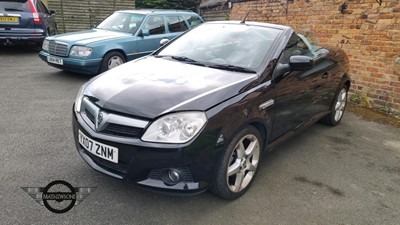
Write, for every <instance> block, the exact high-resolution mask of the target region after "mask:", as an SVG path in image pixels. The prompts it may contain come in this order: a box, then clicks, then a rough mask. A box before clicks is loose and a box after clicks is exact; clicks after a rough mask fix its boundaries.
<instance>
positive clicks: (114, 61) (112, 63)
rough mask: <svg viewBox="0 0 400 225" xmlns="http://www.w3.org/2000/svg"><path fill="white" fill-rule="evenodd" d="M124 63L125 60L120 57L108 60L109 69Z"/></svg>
mask: <svg viewBox="0 0 400 225" xmlns="http://www.w3.org/2000/svg"><path fill="white" fill-rule="evenodd" d="M123 63H124V60H123V59H122V58H121V57H119V56H113V57H111V58H110V59H109V60H108V69H112V68H114V67H117V66H119V65H121V64H123Z"/></svg>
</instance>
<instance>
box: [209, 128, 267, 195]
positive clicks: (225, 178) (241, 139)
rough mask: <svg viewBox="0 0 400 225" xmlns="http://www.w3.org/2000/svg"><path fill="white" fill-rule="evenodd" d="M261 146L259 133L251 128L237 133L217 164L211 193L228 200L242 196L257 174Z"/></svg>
mask: <svg viewBox="0 0 400 225" xmlns="http://www.w3.org/2000/svg"><path fill="white" fill-rule="evenodd" d="M262 145H263V141H262V138H261V135H260V132H259V131H258V130H257V129H256V128H255V127H253V126H248V127H246V128H245V129H243V130H241V131H240V132H239V133H237V134H236V135H235V137H234V138H233V139H232V141H231V142H230V144H229V145H228V147H227V149H226V151H225V152H224V154H223V155H222V157H221V161H220V163H218V165H219V166H218V168H217V171H216V176H215V180H214V183H213V185H212V187H211V188H210V190H211V192H213V193H214V194H216V195H218V196H219V197H221V198H224V199H229V200H231V199H236V198H239V197H240V196H242V195H243V194H244V193H245V192H246V191H247V190H248V189H249V187H250V185H251V183H252V182H253V180H254V178H255V175H256V174H257V169H258V167H259V164H260V160H261V156H262V147H263V146H262Z"/></svg>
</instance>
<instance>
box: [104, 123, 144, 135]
mask: <svg viewBox="0 0 400 225" xmlns="http://www.w3.org/2000/svg"><path fill="white" fill-rule="evenodd" d="M142 131H143V129H142V128H137V127H129V126H125V125H120V124H113V123H110V124H108V125H107V127H106V129H104V130H102V131H101V132H100V133H105V134H111V135H117V136H124V137H132V138H139V137H140V134H141V133H142Z"/></svg>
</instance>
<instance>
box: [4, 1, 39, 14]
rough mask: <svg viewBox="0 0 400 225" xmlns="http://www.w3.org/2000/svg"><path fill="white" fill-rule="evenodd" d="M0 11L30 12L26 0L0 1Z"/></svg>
mask: <svg viewBox="0 0 400 225" xmlns="http://www.w3.org/2000/svg"><path fill="white" fill-rule="evenodd" d="M0 12H9V13H11V12H32V11H31V8H30V7H29V2H28V1H12V2H11V1H10V2H3V1H1V2H0Z"/></svg>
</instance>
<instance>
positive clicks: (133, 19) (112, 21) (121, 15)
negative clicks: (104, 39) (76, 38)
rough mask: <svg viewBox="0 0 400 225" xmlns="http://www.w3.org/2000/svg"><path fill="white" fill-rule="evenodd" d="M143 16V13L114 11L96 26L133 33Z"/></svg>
mask: <svg viewBox="0 0 400 225" xmlns="http://www.w3.org/2000/svg"><path fill="white" fill-rule="evenodd" d="M144 17H145V15H142V14H135V13H126V12H116V13H114V14H112V15H111V16H109V17H107V18H106V19H105V20H104V21H103V22H101V23H100V24H99V25H98V26H97V27H96V28H98V29H102V30H111V31H119V32H126V33H131V34H133V33H135V32H136V31H137V29H138V28H139V26H140V24H141V23H142V21H143V19H144Z"/></svg>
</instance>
